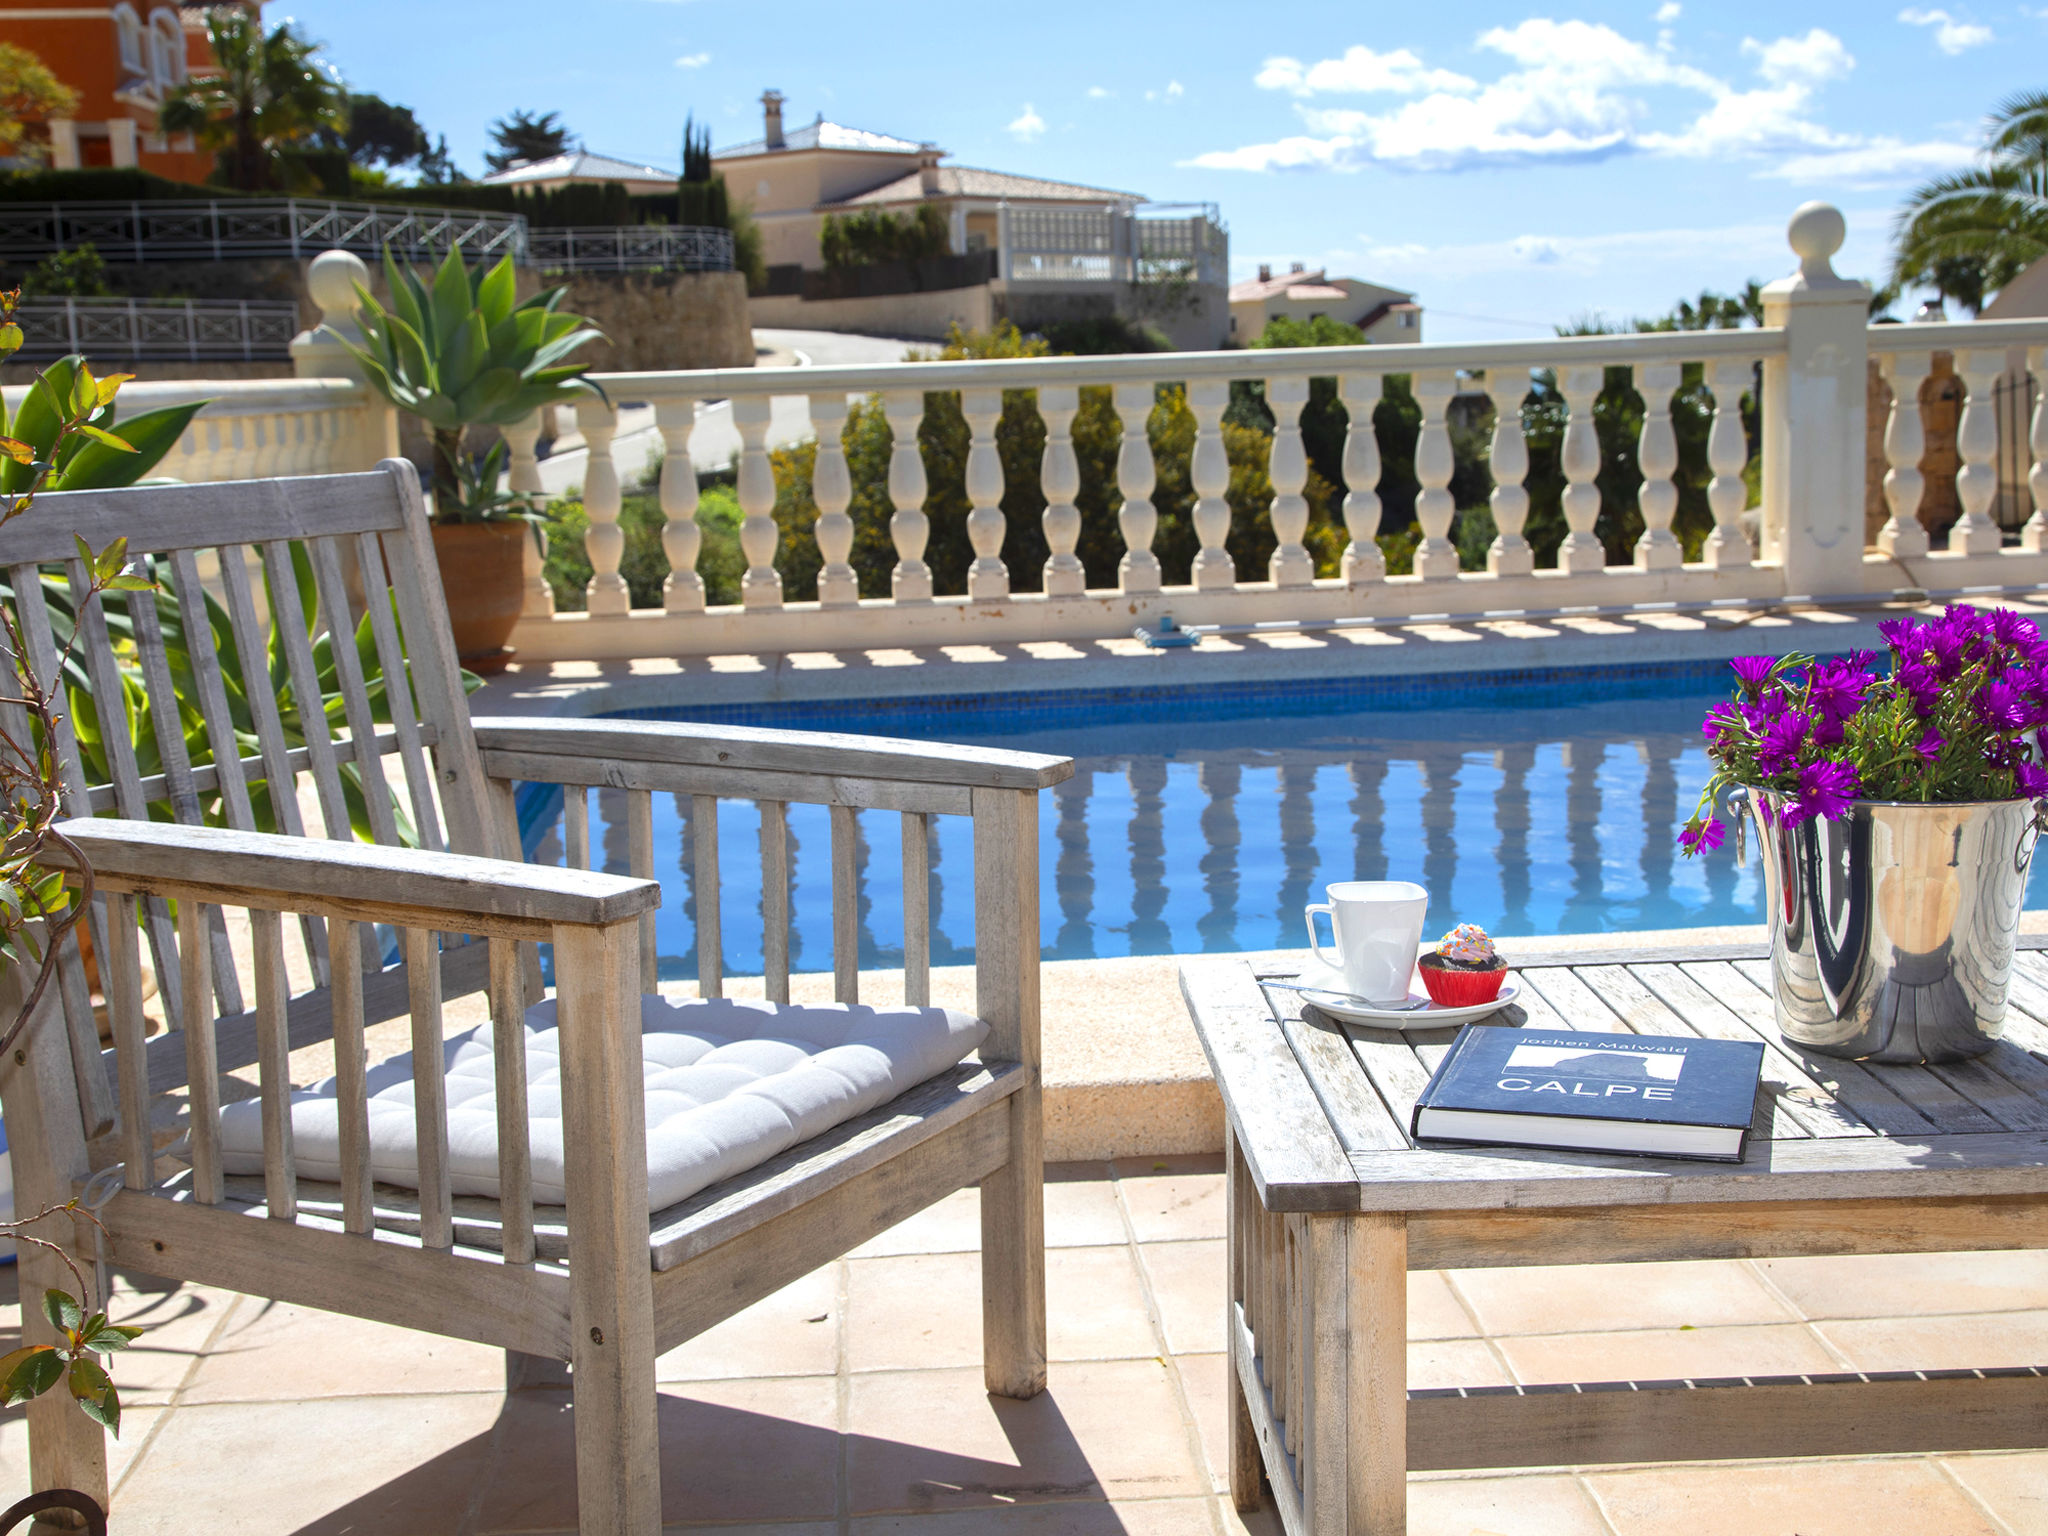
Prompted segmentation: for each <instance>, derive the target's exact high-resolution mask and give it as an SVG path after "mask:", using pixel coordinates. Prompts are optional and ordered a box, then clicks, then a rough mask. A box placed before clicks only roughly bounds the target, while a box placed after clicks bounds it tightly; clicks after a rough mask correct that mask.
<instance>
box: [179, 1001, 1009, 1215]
mask: <svg viewBox="0 0 2048 1536" xmlns="http://www.w3.org/2000/svg"><path fill="white" fill-rule="evenodd" d="M640 1028H641V1051H642V1054H643V1056H644V1059H645V1064H646V1065H645V1077H646V1084H647V1175H648V1201H649V1208H650V1209H652V1210H660V1209H661V1208H662V1207H663V1206H667V1205H673V1204H674V1203H675V1202H676V1201H678V1200H683V1199H687V1198H688V1197H689V1196H690V1195H693V1194H695V1193H696V1192H697V1191H698V1190H700V1189H703V1188H705V1187H706V1186H708V1185H711V1184H716V1183H717V1182H718V1181H719V1180H721V1179H727V1178H731V1177H732V1176H733V1175H734V1174H736V1173H744V1172H745V1171H746V1170H747V1169H749V1168H752V1167H755V1166H756V1165H758V1164H760V1163H763V1162H765V1161H767V1160H768V1159H769V1158H771V1157H773V1156H774V1155H775V1154H776V1153H778V1152H781V1151H783V1150H784V1149H785V1148H788V1147H793V1146H795V1145H796V1144H797V1143H798V1142H801V1141H807V1140H809V1139H810V1138H811V1137H813V1136H816V1135H817V1134H819V1133H820V1132H821V1131H826V1130H830V1129H831V1128H832V1127H833V1126H835V1125H838V1124H839V1123H840V1122H841V1121H844V1120H850V1119H852V1118H853V1117H854V1116H856V1115H861V1114H865V1113H866V1112H867V1111H869V1110H871V1109H874V1108H875V1107H877V1106H878V1105H881V1104H886V1103H887V1102H888V1101H889V1100H890V1099H893V1098H895V1097H896V1095H898V1094H899V1093H902V1092H904V1091H905V1090H906V1089H909V1088H913V1087H915V1086H916V1085H917V1084H919V1083H921V1082H923V1081H925V1080H926V1079H927V1078H930V1077H935V1076H937V1075H938V1074H939V1073H941V1072H943V1071H945V1070H946V1069H947V1068H948V1067H951V1066H953V1065H955V1064H956V1063H958V1062H959V1061H960V1060H961V1059H962V1058H963V1057H965V1056H966V1055H967V1054H968V1053H969V1052H970V1051H972V1050H974V1049H975V1047H977V1046H978V1045H980V1044H981V1042H982V1039H983V1037H984V1036H985V1035H986V1034H987V1033H988V1026H987V1025H985V1024H983V1023H982V1022H981V1020H979V1019H976V1018H971V1017H969V1016H968V1015H967V1014H964V1013H956V1012H955V1011H953V1010H952V1009H950V1008H870V1007H865V1006H856V1005H848V1004H843V1003H818V1004H807V1005H788V1004H776V1003H762V1002H745V1001H738V1000H735V999H731V998H712V999H709V1000H706V1001H701V1002H698V1001H691V1002H670V1001H669V1000H667V999H666V998H661V997H643V998H641V1000H640ZM445 1052H446V1057H447V1068H448V1152H449V1167H450V1175H451V1177H450V1182H451V1183H452V1184H453V1186H454V1190H455V1193H457V1194H459V1195H465V1194H466V1195H488V1196H495V1195H496V1194H497V1193H498V1111H497V1103H496V1074H495V1069H494V1067H493V1063H492V1058H491V1041H490V1032H489V1027H488V1026H479V1027H478V1028H476V1029H472V1030H469V1031H467V1032H465V1033H463V1034H460V1035H457V1036H455V1037H454V1038H453V1039H451V1040H449V1041H448V1043H447V1045H446V1047H445ZM526 1071H527V1102H528V1109H529V1114H530V1117H531V1126H532V1129H531V1132H530V1135H531V1140H532V1155H533V1198H534V1199H535V1201H537V1202H539V1203H541V1204H545V1205H559V1204H561V1203H562V1201H563V1192H564V1174H563V1162H562V1095H561V1062H560V1054H559V1049H558V1035H557V1030H556V1026H555V1004H554V1000H553V999H552V998H551V999H549V1000H548V1001H547V1002H544V1003H541V1004H539V1005H537V1006H536V1007H533V1008H531V1009H528V1010H527V1014H526ZM369 1098H370V1159H371V1170H372V1173H373V1175H374V1177H375V1178H376V1179H377V1181H378V1182H379V1183H383V1184H396V1185H399V1186H402V1187H404V1188H407V1189H417V1188H418V1187H419V1155H418V1140H417V1137H416V1135H415V1126H414V1118H413V1082H412V1054H411V1052H407V1053H406V1054H404V1055H402V1056H394V1057H392V1058H391V1059H390V1060H389V1061H385V1062H382V1063H379V1064H378V1065H377V1066H375V1067H372V1068H371V1069H370V1072H369ZM220 1124H221V1144H222V1145H221V1149H222V1154H223V1158H222V1160H223V1163H224V1165H225V1166H226V1169H227V1171H228V1172H229V1173H237V1174H256V1173H261V1172H262V1171H263V1117H262V1109H261V1105H260V1103H259V1101H257V1100H255V1099H248V1100H244V1101H242V1102H241V1103H237V1104H230V1105H227V1106H226V1107H225V1108H223V1109H222V1110H221V1112H220ZM292 1141H293V1147H294V1153H295V1157H296V1160H297V1165H298V1171H299V1173H300V1174H301V1175H303V1176H304V1177H306V1178H311V1179H326V1180H335V1179H339V1178H340V1177H341V1144H340V1135H339V1131H338V1121H337V1116H336V1112H335V1094H334V1079H333V1078H331V1077H330V1078H327V1079H325V1080H324V1081H322V1082H319V1083H315V1084H314V1085H313V1086H312V1087H311V1088H307V1089H294V1090H293V1092H292Z"/></svg>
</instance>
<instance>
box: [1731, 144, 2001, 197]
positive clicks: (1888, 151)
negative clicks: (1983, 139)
mask: <svg viewBox="0 0 2048 1536" xmlns="http://www.w3.org/2000/svg"><path fill="white" fill-rule="evenodd" d="M1976 154H1977V146H1976V145H1974V144H1967V143H1962V142H1952V143H1951V142H1943V141H1940V140H1933V141H1929V142H1926V143H1921V144H1908V143H1907V142H1905V141H1904V140H1903V139H1895V138H1892V137H1890V136H1889V135H1885V136H1880V137H1878V138H1874V139H1868V140H1864V141H1862V142H1859V143H1854V144H1851V145H1848V146H1846V147H1843V148H1838V149H1822V150H1817V151H1815V152H1813V153H1810V154H1803V155H1793V156H1791V157H1789V158H1788V159H1786V160H1784V161H1782V162H1780V163H1779V164H1777V165H1775V166H1773V167H1771V168H1770V169H1769V170H1767V171H1765V172H1764V173H1763V174H1764V175H1766V176H1769V177H1773V178H1775V179H1777V180H1780V181H1794V182H1812V183H1814V184H1815V185H1819V186H1831V187H1840V186H1849V187H1885V186H1893V185H1896V184H1897V183H1899V182H1901V181H1908V180H1917V179H1919V178H1920V177H1923V176H1928V175H1931V174H1933V173H1934V172H1937V171H1952V170H1954V169H1955V168H1956V167H1958V166H1961V165H1967V164H1968V163H1969V162H1970V161H1971V160H1972V159H1974V158H1975V157H1976Z"/></svg>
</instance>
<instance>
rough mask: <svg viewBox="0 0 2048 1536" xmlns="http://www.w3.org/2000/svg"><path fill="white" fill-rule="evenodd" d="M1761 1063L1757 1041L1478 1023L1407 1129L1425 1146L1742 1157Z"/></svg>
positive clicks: (1432, 1084)
mask: <svg viewBox="0 0 2048 1536" xmlns="http://www.w3.org/2000/svg"><path fill="white" fill-rule="evenodd" d="M1763 1059H1764V1048H1763V1043H1762V1042H1761V1041H1756V1040H1697V1039H1693V1038H1691V1037H1686V1036H1671V1035H1599V1034H1546V1033H1542V1032H1538V1031H1535V1030H1527V1029H1513V1028H1509V1027H1506V1026H1503V1025H1499V1024H1470V1025H1467V1026H1466V1027H1465V1029H1464V1031H1463V1033H1461V1034H1460V1035H1459V1036H1458V1038H1457V1040H1456V1042H1455V1043H1454V1044H1453V1045H1452V1046H1451V1050H1450V1054H1449V1055H1447V1056H1445V1057H1444V1059H1443V1063H1442V1065H1440V1066H1439V1067H1438V1068H1437V1069H1436V1073H1435V1075H1434V1076H1432V1077H1431V1078H1430V1080H1429V1086H1428V1087H1426V1088H1424V1089H1423V1090H1422V1096H1421V1097H1420V1098H1418V1099H1417V1100H1416V1101H1415V1115H1414V1118H1413V1119H1412V1120H1411V1121H1410V1126H1409V1128H1410V1130H1411V1131H1412V1132H1413V1134H1414V1136H1415V1138H1416V1139H1417V1140H1418V1141H1462V1142H1473V1143H1478V1144H1482V1145H1492V1146H1508V1147H1562V1148H1569V1149H1571V1150H1573V1151H1579V1152H1630V1153H1637V1154H1640V1155H1642V1156H1645V1157H1696V1158H1706V1159H1709V1160H1711V1161H1714V1162H1723V1163H1739V1162H1741V1161H1742V1146H1743V1142H1744V1140H1745V1139H1746V1138H1747V1137H1748V1135H1749V1121H1750V1114H1751V1111H1752V1107H1753V1106H1754V1104H1755V1102H1756V1085H1757V1079H1758V1077H1759V1076H1760V1075H1761V1074H1762V1071H1763Z"/></svg>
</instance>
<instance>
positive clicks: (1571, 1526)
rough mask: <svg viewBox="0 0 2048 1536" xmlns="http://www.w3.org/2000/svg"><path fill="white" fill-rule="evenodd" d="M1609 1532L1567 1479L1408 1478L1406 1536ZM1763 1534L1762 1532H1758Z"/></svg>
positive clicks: (1601, 1535)
mask: <svg viewBox="0 0 2048 1536" xmlns="http://www.w3.org/2000/svg"><path fill="white" fill-rule="evenodd" d="M1496 1532H1498V1533H1499V1536H1608V1529H1607V1522H1606V1521H1604V1520H1602V1519H1601V1518H1600V1511H1599V1510H1598V1509H1596V1508H1594V1506H1593V1501H1592V1500H1591V1499H1590V1498H1588V1497H1587V1496H1586V1491H1585V1489H1583V1488H1581V1487H1580V1486H1579V1485H1578V1483H1577V1482H1575V1481H1574V1480H1573V1479H1571V1478H1569V1477H1560V1476H1556V1475H1539V1476H1534V1477H1457V1478H1445V1479H1442V1480H1437V1479H1428V1480H1424V1479H1421V1478H1410V1479H1409V1481H1408V1536H1493V1533H1496ZM1758 1536H1761V1533H1758Z"/></svg>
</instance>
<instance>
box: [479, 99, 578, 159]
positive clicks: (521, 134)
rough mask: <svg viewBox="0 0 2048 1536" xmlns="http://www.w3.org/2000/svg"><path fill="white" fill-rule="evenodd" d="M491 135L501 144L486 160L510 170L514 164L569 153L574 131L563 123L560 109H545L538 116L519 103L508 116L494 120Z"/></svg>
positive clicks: (488, 152) (489, 153) (552, 157)
mask: <svg viewBox="0 0 2048 1536" xmlns="http://www.w3.org/2000/svg"><path fill="white" fill-rule="evenodd" d="M491 138H492V140H493V141H494V142H495V143H496V144H497V146H498V147H497V148H496V149H495V150H489V151H486V152H485V154H484V162H485V164H487V165H489V166H490V168H491V169H492V170H493V171H509V170H511V169H512V167H513V166H515V165H523V164H529V163H531V162H533V161H536V160H552V159H554V157H555V156H557V155H560V154H565V153H567V151H568V149H569V145H570V143H571V140H572V135H571V134H570V132H569V130H568V129H567V128H565V127H563V126H562V114H561V113H559V112H543V113H541V114H540V115H538V116H535V115H534V114H533V113H531V112H528V111H527V110H526V109H525V108H523V107H518V108H514V109H513V111H512V113H511V115H510V116H509V117H501V118H499V119H498V121H496V122H495V123H493V124H491Z"/></svg>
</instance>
